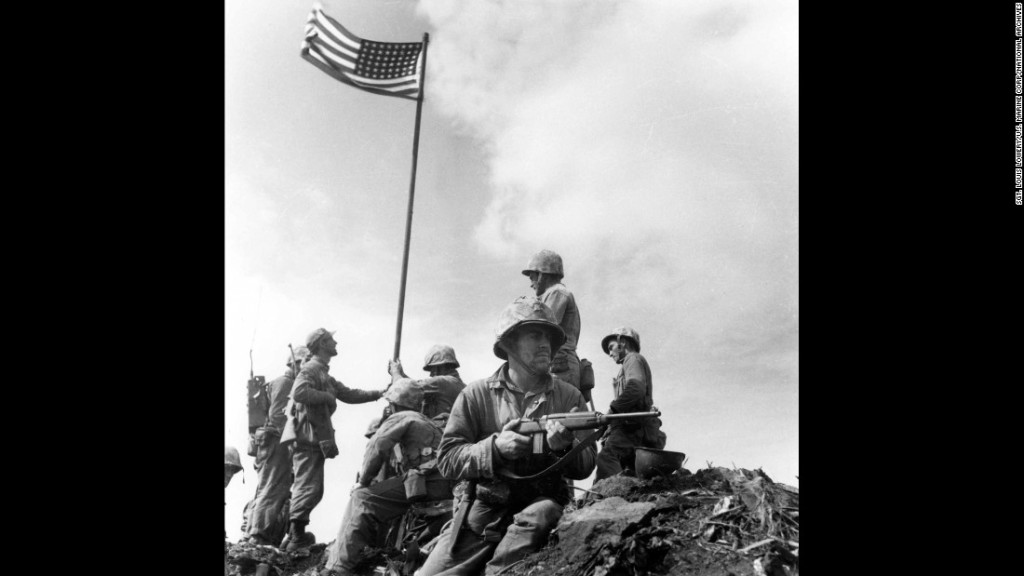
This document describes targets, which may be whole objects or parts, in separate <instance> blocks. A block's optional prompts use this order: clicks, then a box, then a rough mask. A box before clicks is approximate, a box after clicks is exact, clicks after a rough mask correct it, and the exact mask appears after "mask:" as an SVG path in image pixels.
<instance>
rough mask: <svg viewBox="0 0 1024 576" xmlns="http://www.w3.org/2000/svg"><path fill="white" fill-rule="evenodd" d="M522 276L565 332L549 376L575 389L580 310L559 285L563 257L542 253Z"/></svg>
mask: <svg viewBox="0 0 1024 576" xmlns="http://www.w3.org/2000/svg"><path fill="white" fill-rule="evenodd" d="M523 275H524V276H527V277H529V278H530V288H533V289H534V291H535V292H536V293H537V297H538V298H540V299H541V301H542V302H544V304H545V305H546V306H547V307H548V308H550V309H551V312H552V313H553V314H554V317H555V324H558V326H559V327H561V329H562V332H563V333H565V343H564V344H562V345H561V346H559V347H558V350H556V351H555V356H554V358H553V359H552V360H551V373H552V374H554V375H555V376H558V378H559V379H561V380H563V381H565V382H568V383H569V384H572V385H573V386H575V387H576V389H577V390H578V389H579V388H580V358H579V356H577V355H576V343H577V342H578V341H579V338H580V310H579V308H577V307H576V297H575V296H573V294H572V292H570V291H569V289H568V288H566V287H565V284H562V277H563V276H564V272H563V269H562V257H561V256H559V255H558V254H556V253H555V252H552V251H551V250H541V251H540V252H537V253H536V254H534V255H533V257H532V258H530V261H529V262H528V263H527V264H526V269H525V270H523ZM587 400H589V398H587Z"/></svg>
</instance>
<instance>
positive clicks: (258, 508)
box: [248, 346, 307, 546]
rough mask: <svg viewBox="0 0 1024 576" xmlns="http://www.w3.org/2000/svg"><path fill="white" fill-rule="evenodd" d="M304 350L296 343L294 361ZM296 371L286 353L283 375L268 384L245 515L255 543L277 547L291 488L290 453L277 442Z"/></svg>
mask: <svg viewBox="0 0 1024 576" xmlns="http://www.w3.org/2000/svg"><path fill="white" fill-rule="evenodd" d="M306 352H307V351H306V349H305V347H304V346H300V347H299V348H298V349H297V350H296V357H295V361H296V362H298V363H301V361H302V358H304V357H305V356H306ZM296 372H297V370H296V367H295V366H293V365H291V356H290V355H289V357H288V367H287V368H286V369H285V372H284V374H283V375H281V376H279V377H278V378H276V379H274V381H273V382H271V383H270V411H269V413H268V415H267V423H266V424H265V425H264V426H263V427H262V428H259V429H257V430H256V470H257V472H258V474H259V479H258V484H257V486H256V497H255V498H254V499H253V502H252V511H251V512H250V514H249V527H248V534H249V536H250V537H252V538H253V539H255V541H256V542H257V543H259V544H271V545H274V546H277V545H278V544H280V543H281V540H282V539H283V538H284V535H285V532H286V531H287V529H288V517H287V516H284V517H283V518H282V516H283V513H284V509H285V506H286V505H287V504H288V497H289V493H290V491H291V485H292V456H291V453H290V451H289V450H288V446H286V445H282V444H281V443H280V441H281V434H282V433H283V431H284V429H285V424H286V423H287V421H288V416H287V415H286V414H285V407H286V406H287V405H288V396H289V394H291V391H292V384H293V383H294V382H295V376H296ZM282 520H283V521H282Z"/></svg>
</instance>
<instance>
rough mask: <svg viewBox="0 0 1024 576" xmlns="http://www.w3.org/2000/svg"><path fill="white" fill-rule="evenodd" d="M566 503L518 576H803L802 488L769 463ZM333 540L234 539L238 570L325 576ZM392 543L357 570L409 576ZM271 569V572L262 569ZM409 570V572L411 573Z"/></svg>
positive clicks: (609, 485) (629, 483)
mask: <svg viewBox="0 0 1024 576" xmlns="http://www.w3.org/2000/svg"><path fill="white" fill-rule="evenodd" d="M581 494H583V496H582V497H581V498H580V499H579V500H576V501H575V502H573V503H570V504H569V506H568V507H567V508H566V511H565V514H564V515H563V516H562V519H561V521H560V522H559V524H558V527H557V528H556V529H555V531H554V532H553V533H552V535H551V538H550V540H549V542H548V545H547V546H546V547H545V548H543V549H541V550H539V551H537V552H535V553H534V554H531V555H530V556H528V557H526V558H525V559H523V560H522V561H521V562H520V563H519V564H517V565H515V566H513V567H512V568H510V569H509V570H507V571H506V572H504V574H508V575H509V576H542V575H543V576H639V575H642V574H650V575H655V576H666V575H671V576H684V575H686V576H798V575H799V555H800V511H799V509H800V503H799V500H800V492H799V489H797V488H795V487H792V486H787V485H785V484H781V483H776V482H773V481H772V480H771V478H769V477H768V475H767V474H765V473H764V472H763V471H762V470H753V471H752V470H746V469H742V468H733V469H730V468H722V467H710V466H709V467H708V468H705V469H702V470H698V471H697V472H696V473H691V472H690V471H688V470H686V469H685V468H680V469H678V470H676V471H675V472H674V473H672V474H671V475H669V476H656V477H654V478H652V479H650V480H641V479H639V478H636V477H631V476H623V475H616V476H613V477H611V478H607V479H604V480H601V481H599V482H596V483H594V485H593V486H592V487H591V489H590V490H589V491H587V492H581ZM326 548H327V544H315V545H314V546H312V547H310V548H309V549H308V550H300V551H299V552H297V553H294V554H288V553H285V552H284V551H282V550H278V549H276V548H273V547H271V546H253V545H250V544H247V543H239V544H233V545H231V546H230V547H229V550H228V567H229V574H231V576H249V575H252V574H256V573H257V569H258V568H259V565H260V564H266V565H268V567H269V568H266V569H264V570H265V571H266V572H265V573H266V575H267V576H316V575H317V571H318V570H320V569H322V568H323V567H324V564H325V562H326V559H327V558H326V556H327V555H326ZM403 561H404V558H403V556H402V554H400V553H398V552H397V551H393V550H383V549H369V548H367V549H366V550H365V554H364V559H363V562H361V563H360V564H359V566H358V567H357V570H356V572H357V573H358V574H361V575H364V576H371V575H374V574H384V575H393V576H401V575H402V574H404V570H403ZM260 576H263V574H260ZM407 576H408V575H407Z"/></svg>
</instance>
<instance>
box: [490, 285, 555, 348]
mask: <svg viewBox="0 0 1024 576" xmlns="http://www.w3.org/2000/svg"><path fill="white" fill-rule="evenodd" d="M527 325H536V326H542V327H544V328H546V329H547V330H548V335H549V337H550V338H551V351H552V353H554V351H556V350H558V349H559V348H561V347H562V344H565V331H564V330H562V327H561V326H559V325H558V323H557V322H555V313H554V312H552V311H551V308H548V307H547V305H546V304H544V303H543V302H541V301H540V300H539V299H537V298H536V297H534V296H520V297H519V298H516V299H515V301H513V302H512V303H511V304H509V305H508V306H507V307H506V308H505V309H504V310H502V311H501V315H500V316H498V325H497V327H495V329H494V355H495V356H497V357H498V358H501V359H502V360H508V353H506V352H505V350H504V349H503V348H502V347H501V339H502V338H504V337H505V336H508V335H509V334H511V333H512V332H514V331H515V330H516V329H518V328H519V327H521V326H527Z"/></svg>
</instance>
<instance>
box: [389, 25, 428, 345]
mask: <svg viewBox="0 0 1024 576" xmlns="http://www.w3.org/2000/svg"><path fill="white" fill-rule="evenodd" d="M429 42H430V34H427V33H426V32H424V33H423V65H422V68H421V69H420V93H419V96H418V97H417V98H416V130H415V132H413V137H412V177H411V178H410V180H409V209H408V212H407V213H406V216H405V251H404V252H403V254H402V283H401V285H400V286H399V288H398V322H397V324H396V325H395V354H394V358H392V359H393V360H395V361H397V360H398V356H399V351H400V350H401V348H402V314H403V313H404V311H405V279H406V277H407V276H408V273H409V236H410V234H411V232H412V201H413V196H415V194H416V159H417V157H418V156H419V149H420V115H421V113H422V111H423V93H424V92H426V88H427V44H428V43H429Z"/></svg>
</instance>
